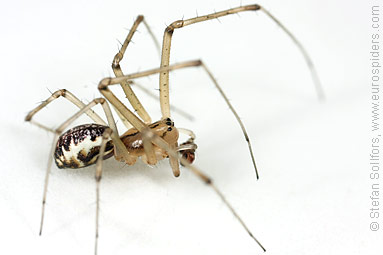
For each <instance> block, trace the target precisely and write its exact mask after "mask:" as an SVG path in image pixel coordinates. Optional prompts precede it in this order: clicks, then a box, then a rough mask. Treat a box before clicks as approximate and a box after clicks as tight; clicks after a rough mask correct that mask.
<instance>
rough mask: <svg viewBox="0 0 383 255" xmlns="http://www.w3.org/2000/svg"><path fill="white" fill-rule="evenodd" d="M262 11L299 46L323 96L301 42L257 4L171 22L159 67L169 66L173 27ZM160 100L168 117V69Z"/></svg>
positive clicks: (161, 85)
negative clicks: (241, 13)
mask: <svg viewBox="0 0 383 255" xmlns="http://www.w3.org/2000/svg"><path fill="white" fill-rule="evenodd" d="M258 10H261V11H263V12H264V13H265V14H266V15H267V16H268V17H270V18H271V19H272V20H273V21H274V22H275V23H276V24H277V25H278V26H280V27H281V28H282V30H283V31H285V32H286V33H287V35H288V36H289V37H290V38H291V39H292V40H293V42H294V43H295V45H296V46H297V47H298V48H299V50H300V51H301V52H302V54H303V56H304V58H305V60H306V62H307V65H308V67H309V69H310V72H311V75H312V77H313V81H314V83H315V86H316V90H317V93H318V97H319V99H322V98H323V97H324V93H323V89H322V87H321V84H320V81H319V79H318V75H317V73H316V70H315V68H314V65H313V62H312V60H311V58H310V57H309V55H308V54H307V51H306V50H305V49H304V48H303V46H302V44H301V43H300V42H299V41H298V40H297V38H296V37H295V36H294V35H293V34H292V33H291V32H290V31H289V30H287V28H286V27H285V26H283V25H282V23H281V22H280V21H278V20H277V19H276V18H275V17H274V16H272V15H271V14H270V13H269V12H268V11H266V10H265V9H264V8H263V7H261V6H260V5H258V4H254V5H246V6H240V7H237V8H232V9H228V10H225V11H220V12H215V13H212V14H208V15H204V16H199V17H195V18H191V19H187V20H177V21H175V22H173V23H171V24H170V25H169V26H168V27H167V28H166V29H165V32H164V37H163V43H162V57H161V67H167V66H169V61H170V48H171V41H172V37H173V33H174V30H175V29H178V28H182V27H185V26H188V25H192V24H194V23H198V22H202V21H207V20H211V19H216V18H219V17H222V16H226V15H230V14H235V13H239V12H243V11H258ZM159 85H160V102H161V112H162V117H163V118H166V117H170V104H169V71H164V72H161V73H160V84H159Z"/></svg>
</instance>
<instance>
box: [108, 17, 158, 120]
mask: <svg viewBox="0 0 383 255" xmlns="http://www.w3.org/2000/svg"><path fill="white" fill-rule="evenodd" d="M143 21H144V16H142V15H139V16H138V17H137V19H136V21H135V22H134V23H133V26H132V27H131V29H130V30H129V34H128V35H127V37H126V39H125V41H124V43H123V44H122V46H121V49H120V50H119V52H118V53H117V54H116V55H115V56H114V59H113V63H112V69H113V72H114V75H115V76H116V77H121V76H124V73H123V72H122V70H121V66H120V61H121V60H122V59H123V57H124V54H125V51H126V49H127V47H128V45H129V43H130V42H131V40H132V37H133V35H134V33H135V32H136V31H137V28H138V26H139V25H140V23H141V22H143ZM144 25H145V26H146V28H147V30H148V31H149V34H150V35H151V37H152V39H153V41H154V43H155V45H156V47H158V48H159V43H158V41H157V40H156V38H155V37H154V34H153V32H152V31H151V29H150V27H149V25H148V24H147V23H146V22H145V21H144ZM120 85H121V87H122V89H123V90H124V93H125V95H126V98H127V99H128V100H129V102H130V104H131V105H132V106H133V108H134V110H135V112H137V114H138V116H140V117H141V118H142V120H143V121H144V122H145V123H146V124H150V123H151V122H152V120H151V118H150V116H149V114H148V113H147V111H146V110H145V108H144V106H143V105H142V104H141V102H140V100H138V98H137V96H136V94H135V93H134V92H133V90H132V88H131V86H130V84H129V81H122V82H121V83H120ZM117 112H118V111H117ZM119 115H120V113H119ZM120 118H121V119H122V121H123V122H124V123H125V124H127V122H128V121H127V120H126V119H124V118H123V116H121V115H120ZM126 126H127V125H126ZM127 127H128V126H127Z"/></svg>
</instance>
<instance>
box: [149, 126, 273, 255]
mask: <svg viewBox="0 0 383 255" xmlns="http://www.w3.org/2000/svg"><path fill="white" fill-rule="evenodd" d="M149 132H150V134H148V136H150V138H151V140H152V142H153V143H154V144H156V145H157V146H159V147H161V148H163V149H164V150H166V152H167V153H168V154H169V156H170V155H171V156H173V157H175V158H177V159H178V160H179V161H180V162H181V163H182V164H183V165H184V166H186V167H187V168H188V169H189V170H190V171H191V172H192V173H193V174H195V175H196V176H197V177H198V178H199V179H201V181H203V182H204V183H205V184H207V185H209V186H210V187H211V188H212V189H213V190H214V192H215V193H216V194H217V195H218V196H219V197H220V198H221V200H222V202H223V203H224V204H225V205H226V206H227V208H228V209H229V210H230V211H231V212H232V214H233V215H234V217H235V218H237V220H238V221H239V222H240V224H241V225H242V227H243V228H244V229H245V230H246V232H247V233H248V234H249V235H250V237H251V238H252V239H253V240H254V241H255V242H256V243H257V244H258V245H259V246H260V247H261V248H262V250H263V251H266V249H265V248H264V247H263V245H262V244H261V243H260V242H259V241H258V239H257V238H256V237H255V236H254V235H253V233H252V232H251V231H250V229H249V228H248V227H247V225H246V224H245V222H244V221H243V220H242V218H241V217H240V216H239V214H238V213H237V212H236V210H235V209H234V207H233V206H232V205H231V204H230V203H229V202H228V201H227V199H226V198H225V196H224V195H223V193H222V192H221V191H220V190H219V189H218V188H217V186H215V184H214V183H213V180H212V179H211V178H210V177H208V176H207V175H206V174H204V173H203V172H202V171H201V170H199V169H198V168H197V167H195V166H194V165H191V164H190V163H189V162H188V161H187V160H185V159H184V158H182V157H181V156H180V155H179V154H178V153H177V151H175V150H174V149H173V148H172V147H171V146H169V145H168V143H166V141H164V140H163V139H162V138H160V137H159V136H158V135H156V134H155V133H153V132H151V131H149Z"/></svg>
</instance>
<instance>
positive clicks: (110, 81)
mask: <svg viewBox="0 0 383 255" xmlns="http://www.w3.org/2000/svg"><path fill="white" fill-rule="evenodd" d="M197 66H202V68H203V69H204V70H205V72H206V73H207V74H208V76H209V78H210V79H211V80H212V82H213V83H214V85H215V86H216V88H217V89H218V91H219V92H220V94H221V96H222V97H223V98H224V100H225V102H226V104H227V105H228V106H229V108H230V110H231V111H232V113H233V114H234V116H235V118H236V120H237V122H238V123H239V125H240V126H241V129H242V132H243V135H244V136H245V140H246V142H247V145H248V148H249V152H250V156H251V160H252V162H253V167H254V170H255V174H256V177H257V179H259V174H258V170H257V166H256V163H255V157H254V154H253V150H252V146H251V143H250V139H249V136H248V134H247V131H246V128H245V125H244V124H243V122H242V120H241V119H240V117H239V115H238V114H237V112H236V111H235V109H234V107H233V106H232V105H231V103H230V101H229V100H228V98H227V97H226V95H225V93H224V92H223V90H222V88H221V87H220V86H219V84H218V82H217V81H216V79H215V78H214V76H213V75H212V73H211V72H210V70H209V69H208V68H207V67H206V65H205V64H204V63H203V62H202V61H201V60H193V61H187V62H182V63H178V64H174V65H171V66H167V67H160V68H156V69H152V70H148V71H143V72H139V73H134V74H130V75H126V76H121V77H118V78H105V79H103V80H101V81H100V83H99V86H98V88H99V90H100V91H101V93H102V94H103V95H104V96H105V97H106V98H107V99H108V100H109V102H111V103H112V105H115V106H116V105H118V107H121V108H125V109H124V110H128V109H127V108H126V107H125V106H124V105H123V104H122V103H121V102H120V101H119V100H118V99H117V98H116V97H115V96H114V95H111V94H112V92H111V91H110V90H109V89H108V86H110V85H115V84H118V83H120V82H121V80H124V79H125V80H132V79H135V78H140V77H144V76H148V75H152V74H155V73H164V72H167V71H172V70H177V69H181V68H186V67H197ZM111 100H112V101H111ZM131 114H133V113H131ZM133 115H134V114H133ZM137 119H138V118H137ZM139 131H141V130H139Z"/></svg>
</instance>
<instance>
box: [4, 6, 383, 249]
mask: <svg viewBox="0 0 383 255" xmlns="http://www.w3.org/2000/svg"><path fill="white" fill-rule="evenodd" d="M251 3H253V2H251V1H242V4H243V5H245V4H251ZM260 4H263V5H264V6H265V8H267V9H268V10H269V11H270V12H271V13H272V14H274V15H275V16H276V17H277V18H279V19H280V20H281V21H282V22H283V24H284V25H285V26H287V27H288V28H289V29H290V30H291V31H292V32H293V33H294V34H295V35H296V36H297V37H298V38H299V39H300V40H301V42H302V43H303V44H304V46H305V47H306V48H307V50H308V52H309V53H310V55H311V56H312V58H313V60H314V63H315V64H316V66H317V69H318V72H319V75H320V78H321V80H322V83H323V86H324V89H325V93H326V96H327V100H326V101H325V102H324V103H319V102H318V101H317V98H316V95H315V90H314V87H313V84H312V81H311V77H310V74H309V72H308V69H307V67H306V65H305V62H304V60H303V58H302V56H301V55H300V53H299V51H298V50H297V48H296V47H295V46H294V45H293V43H292V42H291V40H290V39H289V38H288V37H287V36H286V35H285V34H284V33H283V31H281V29H279V28H278V27H277V26H276V25H275V24H274V23H273V22H271V21H270V20H269V19H268V18H267V17H266V16H265V15H264V14H262V13H251V12H250V13H241V14H240V15H233V16H232V17H224V18H220V20H219V21H210V22H206V23H204V24H197V25H193V26H190V27H187V28H182V29H181V30H178V31H175V32H174V41H173V44H172V45H173V47H172V54H171V62H179V61H184V60H191V59H202V60H203V61H205V62H206V64H207V65H208V67H209V68H210V69H211V70H212V72H213V73H214V75H215V76H216V77H217V79H218V81H219V82H220V84H221V85H222V87H223V89H224V90H225V92H226V93H227V95H228V96H229V98H230V100H231V102H232V104H233V105H234V107H235V108H236V109H237V111H238V113H239V114H240V116H241V117H242V119H243V121H244V123H245V125H246V127H247V130H248V131H249V135H250V138H251V141H252V144H253V148H254V152H255V156H256V160H257V164H258V167H259V171H260V176H261V179H260V180H259V181H258V182H256V181H255V175H254V172H253V169H252V165H251V160H250V157H249V155H248V151H247V146H246V143H245V141H244V139H243V135H242V133H241V131H240V128H239V125H238V124H237V123H236V122H235V119H234V117H233V116H232V114H231V112H230V111H229V109H228V107H227V106H226V105H225V103H224V101H223V100H222V99H221V98H220V96H219V94H218V92H217V91H216V89H215V88H214V86H213V84H212V83H211V82H210V81H209V80H208V77H207V75H206V74H204V73H203V71H202V70H201V69H189V70H182V71H177V72H175V73H172V74H171V102H172V103H174V104H175V105H176V106H178V107H181V108H182V109H184V110H187V111H188V112H190V113H191V114H192V115H194V116H195V118H196V119H195V121H194V122H190V121H187V120H185V119H184V118H182V117H180V116H179V115H176V114H174V116H173V117H174V119H175V123H176V125H177V126H179V127H185V128H190V129H192V130H193V131H194V132H195V133H196V135H197V140H196V142H197V144H198V146H199V149H198V154H197V160H196V165H197V166H198V167H200V168H201V169H203V170H204V171H205V172H206V173H207V174H208V175H209V176H211V177H212V178H213V179H214V180H215V182H216V185H217V186H218V187H219V188H220V189H221V190H222V192H223V193H224V194H225V195H226V197H227V199H228V200H229V201H230V202H231V203H232V204H233V206H234V207H235V208H236V210H237V211H238V213H239V214H240V215H241V216H242V217H243V219H244V220H245V222H246V223H247V224H248V225H249V227H250V229H251V230H252V231H253V233H254V234H255V236H256V237H257V238H258V239H259V240H260V241H261V242H262V244H263V245H264V246H265V247H266V249H267V250H268V251H267V253H266V254H270V255H272V254H285V255H286V254H310V255H313V254H364V255H374V254H382V251H383V247H382V242H381V241H382V237H383V236H382V231H379V232H371V231H370V230H369V216H368V215H369V208H370V200H369V189H370V186H369V185H370V182H369V180H368V161H367V155H368V153H369V146H370V144H369V141H370V139H369V121H370V119H369V118H370V110H369V108H368V107H369V101H368V98H369V94H368V92H369V86H368V85H369V76H368V72H369V62H368V58H369V55H368V52H369V47H370V45H369V43H370V34H369V30H368V29H369V24H370V23H369V22H370V18H369V13H370V5H369V2H363V4H362V5H361V4H359V3H357V1H354V2H352V1H344V0H342V1H329V0H325V1H303V0H294V1H262V2H260ZM238 5H240V1H105V2H104V1H65V2H62V3H61V4H58V3H55V2H52V1H41V0H40V1H16V2H15V1H13V2H7V3H3V4H2V7H1V8H0V17H1V18H0V28H1V31H2V36H1V37H2V40H1V47H0V56H1V59H0V65H1V70H2V75H1V83H0V84H1V85H0V86H1V91H2V99H1V100H0V102H1V109H2V110H1V115H0V118H1V130H0V131H1V132H0V139H1V146H0V150H1V151H0V152H1V155H2V156H1V157H0V164H1V171H0V179H1V185H0V206H1V210H0V240H1V245H0V254H26V253H28V254H29V253H33V254H40V255H43V254H93V242H94V221H95V182H94V177H93V176H94V171H95V168H94V167H90V168H86V169H81V170H78V171H76V170H68V171H65V170H64V171H63V170H58V169H57V168H56V167H55V166H54V167H53V168H52V174H51V179H50V185H49V192H48V201H47V208H46V218H45V225H44V231H43V236H42V237H39V236H38V229H39V219H40V206H41V196H42V190H43V180H44V174H45V169H46V162H47V159H48V152H49V149H50V146H51V145H50V144H51V139H52V138H51V135H49V134H47V133H46V132H45V131H43V130H40V129H38V128H36V127H33V126H31V125H30V124H28V123H25V122H24V121H23V119H24V117H25V115H26V114H27V112H28V111H29V110H31V109H32V108H33V107H35V106H36V105H37V104H38V103H39V101H41V100H45V99H46V98H47V97H48V96H49V95H50V94H49V92H48V89H49V90H50V91H55V90H56V89H59V88H66V89H68V90H70V91H71V92H73V93H74V94H76V95H77V96H78V97H79V98H81V99H82V100H84V101H85V102H89V101H90V100H92V99H93V98H95V97H98V96H99V93H98V91H97V89H96V87H97V83H98V81H99V80H100V79H101V78H103V77H106V76H110V75H111V74H112V71H111V68H110V65H111V61H112V59H113V56H114V54H116V53H117V49H118V43H117V40H120V41H123V40H124V39H125V36H126V34H127V30H126V29H128V28H129V27H130V26H131V25H132V23H133V21H134V19H135V17H136V16H137V15H138V14H144V15H145V17H146V18H147V21H148V22H149V23H150V25H151V26H152V28H153V30H154V33H155V34H156V36H157V37H158V38H162V32H163V30H164V28H165V25H166V24H170V23H171V22H172V21H174V20H177V19H181V18H183V17H184V18H190V17H194V16H195V15H196V13H198V14H199V15H204V14H208V13H211V12H213V11H214V10H216V11H219V10H223V9H227V8H230V7H236V6H238ZM139 30H140V32H139V33H137V35H136V36H135V37H134V44H132V45H131V46H129V48H128V51H127V54H126V56H125V59H124V61H123V69H124V70H125V72H126V73H128V72H136V71H139V70H145V69H148V68H152V67H156V66H157V65H158V63H159V58H158V55H157V53H156V50H155V47H154V46H153V44H152V42H151V41H150V37H149V35H148V33H147V31H146V30H145V28H144V27H140V29H139ZM140 82H141V83H142V84H144V85H145V86H148V88H151V89H153V91H155V88H157V86H158V84H157V83H158V80H157V76H152V77H149V78H144V79H141V80H140ZM116 91H118V90H116ZM140 98H143V99H142V101H143V103H144V105H147V106H148V107H147V109H148V111H149V112H150V113H151V114H152V116H153V119H154V120H155V119H158V118H159V116H160V113H159V106H158V103H157V102H155V101H153V100H152V99H148V98H147V97H146V96H145V95H141V94H140ZM75 109H76V108H75V107H74V106H71V105H70V104H68V103H67V102H64V100H59V101H57V102H54V103H53V104H52V105H50V106H49V108H48V109H46V110H45V111H42V112H41V114H38V115H36V120H39V121H41V122H43V123H46V124H48V125H50V126H58V125H59V124H61V122H62V121H64V120H65V119H66V118H67V117H69V116H70V115H71V114H73V113H74V111H75ZM98 110H100V109H98ZM99 112H101V111H99ZM82 120H83V121H85V122H87V121H88V119H87V118H85V117H84V118H83V119H82ZM78 123H81V121H79V122H78ZM119 124H121V123H119ZM122 130H123V128H122V129H121V131H122ZM104 169H105V172H104V176H103V179H102V186H101V187H102V190H101V223H100V241H99V254H100V255H102V254H261V253H262V251H261V249H260V248H259V247H258V246H257V245H256V244H255V243H254V242H253V241H252V240H251V239H250V238H249V237H248V235H247V234H246V232H245V231H244V230H243V229H242V228H241V226H240V224H239V223H238V222H237V221H236V219H235V218H234V217H233V216H232V215H231V214H230V212H229V211H228V210H227V208H225V206H224V204H223V203H222V202H221V201H220V200H219V198H218V197H217V196H216V195H215V194H214V192H213V191H212V190H211V189H209V188H208V187H206V186H205V185H204V184H202V183H201V182H200V181H199V180H198V179H196V178H195V177H194V176H193V175H192V174H191V173H190V172H188V171H187V170H186V169H184V170H182V174H181V177H180V178H178V179H176V178H174V177H172V174H171V170H170V167H169V165H168V164H167V162H162V163H160V164H159V165H158V166H156V167H154V168H150V167H147V166H145V165H144V164H142V163H139V164H137V165H136V166H134V167H127V166H124V164H120V163H117V162H115V161H113V159H109V160H108V161H107V162H106V163H105V168H104ZM380 222H381V221H380ZM381 223H382V222H381Z"/></svg>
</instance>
